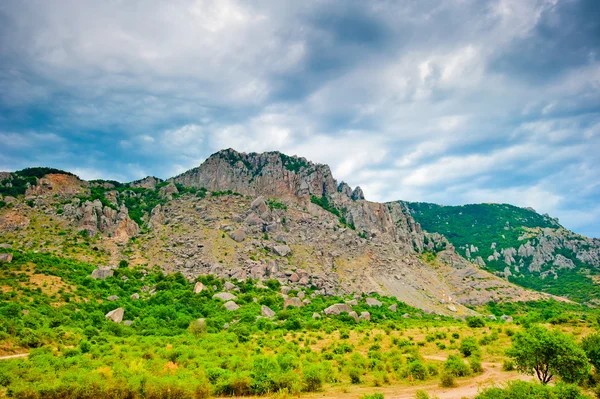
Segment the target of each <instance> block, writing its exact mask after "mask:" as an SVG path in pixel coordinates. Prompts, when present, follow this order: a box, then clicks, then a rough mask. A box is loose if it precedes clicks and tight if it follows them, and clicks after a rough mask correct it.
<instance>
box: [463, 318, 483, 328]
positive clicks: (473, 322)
mask: <svg viewBox="0 0 600 399" xmlns="http://www.w3.org/2000/svg"><path fill="white" fill-rule="evenodd" d="M467 325H468V326H469V327H471V328H480V327H485V321H484V320H483V319H482V318H481V317H477V316H469V317H467Z"/></svg>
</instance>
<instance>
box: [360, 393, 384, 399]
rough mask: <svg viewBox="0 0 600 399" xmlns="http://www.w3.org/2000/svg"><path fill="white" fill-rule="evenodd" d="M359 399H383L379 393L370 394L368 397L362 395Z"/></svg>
mask: <svg viewBox="0 0 600 399" xmlns="http://www.w3.org/2000/svg"><path fill="white" fill-rule="evenodd" d="M360 399H384V397H383V394H381V393H372V394H370V395H367V394H364V395H363V396H361V397H360Z"/></svg>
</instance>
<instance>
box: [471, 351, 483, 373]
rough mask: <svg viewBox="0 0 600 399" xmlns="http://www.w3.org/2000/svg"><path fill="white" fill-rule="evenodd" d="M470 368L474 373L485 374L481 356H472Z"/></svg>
mask: <svg viewBox="0 0 600 399" xmlns="http://www.w3.org/2000/svg"><path fill="white" fill-rule="evenodd" d="M469 367H470V368H471V371H472V372H473V373H481V372H483V367H481V358H480V357H479V354H477V355H475V356H471V357H470V358H469Z"/></svg>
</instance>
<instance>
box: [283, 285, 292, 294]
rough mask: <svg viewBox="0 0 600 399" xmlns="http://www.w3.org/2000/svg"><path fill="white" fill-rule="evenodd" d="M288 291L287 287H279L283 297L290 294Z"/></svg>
mask: <svg viewBox="0 0 600 399" xmlns="http://www.w3.org/2000/svg"><path fill="white" fill-rule="evenodd" d="M290 290H291V288H290V287H288V286H287V285H284V286H282V287H281V293H282V294H283V295H287V294H289V293H290Z"/></svg>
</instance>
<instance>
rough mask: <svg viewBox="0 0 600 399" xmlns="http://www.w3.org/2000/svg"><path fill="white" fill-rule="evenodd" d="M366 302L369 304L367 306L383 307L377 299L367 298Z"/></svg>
mask: <svg viewBox="0 0 600 399" xmlns="http://www.w3.org/2000/svg"><path fill="white" fill-rule="evenodd" d="M365 302H366V303H367V306H377V307H381V305H383V304H382V303H381V302H379V301H378V300H377V299H375V298H367V299H366V300H365Z"/></svg>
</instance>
